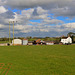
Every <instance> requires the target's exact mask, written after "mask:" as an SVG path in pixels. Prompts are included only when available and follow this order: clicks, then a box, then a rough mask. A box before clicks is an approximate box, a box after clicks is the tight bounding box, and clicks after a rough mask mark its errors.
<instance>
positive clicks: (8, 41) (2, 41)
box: [0, 41, 9, 44]
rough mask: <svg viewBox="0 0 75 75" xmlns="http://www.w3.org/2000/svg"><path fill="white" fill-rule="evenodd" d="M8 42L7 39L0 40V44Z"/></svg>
mask: <svg viewBox="0 0 75 75" xmlns="http://www.w3.org/2000/svg"><path fill="white" fill-rule="evenodd" d="M8 42H9V41H0V44H1V43H8Z"/></svg>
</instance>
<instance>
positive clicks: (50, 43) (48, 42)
mask: <svg viewBox="0 0 75 75" xmlns="http://www.w3.org/2000/svg"><path fill="white" fill-rule="evenodd" d="M45 43H46V45H54V42H51V41H46V42H45Z"/></svg>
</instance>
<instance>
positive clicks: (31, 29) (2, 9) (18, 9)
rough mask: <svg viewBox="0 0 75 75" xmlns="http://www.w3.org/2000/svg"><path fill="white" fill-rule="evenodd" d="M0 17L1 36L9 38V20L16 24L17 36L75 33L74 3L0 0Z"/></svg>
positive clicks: (52, 35) (66, 1)
mask: <svg viewBox="0 0 75 75" xmlns="http://www.w3.org/2000/svg"><path fill="white" fill-rule="evenodd" d="M0 17H1V19H0V32H1V33H0V35H1V36H0V37H8V36H9V33H8V30H9V21H17V23H15V37H17V36H23V37H26V36H32V37H34V36H35V37H36V36H37V37H46V36H48V37H58V36H62V35H65V36H66V35H67V33H69V32H75V1H74V0H65V1H60V0H57V1H56V0H41V1H40V0H36V1H34V0H18V1H17V0H0ZM12 30H13V27H12V24H11V37H12Z"/></svg>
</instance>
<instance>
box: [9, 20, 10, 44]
mask: <svg viewBox="0 0 75 75" xmlns="http://www.w3.org/2000/svg"><path fill="white" fill-rule="evenodd" d="M9 44H10V21H9Z"/></svg>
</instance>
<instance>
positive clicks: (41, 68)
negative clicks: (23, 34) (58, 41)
mask: <svg viewBox="0 0 75 75" xmlns="http://www.w3.org/2000/svg"><path fill="white" fill-rule="evenodd" d="M0 75H75V45H53V46H6V47H5V46H4V47H0Z"/></svg>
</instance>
